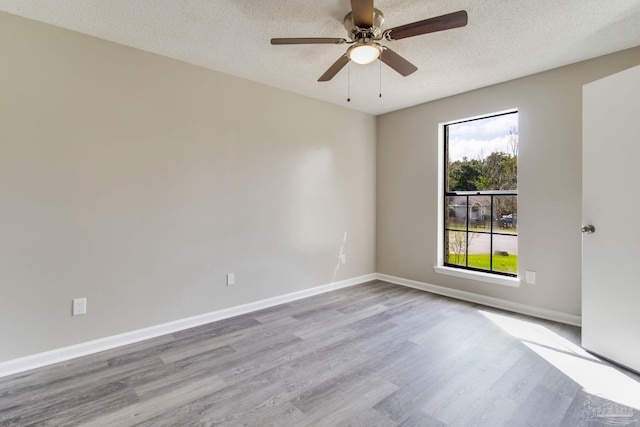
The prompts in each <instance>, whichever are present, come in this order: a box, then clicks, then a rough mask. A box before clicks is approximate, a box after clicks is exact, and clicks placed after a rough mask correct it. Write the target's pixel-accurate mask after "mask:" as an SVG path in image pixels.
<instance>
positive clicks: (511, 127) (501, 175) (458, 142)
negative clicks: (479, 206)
mask: <svg viewBox="0 0 640 427" xmlns="http://www.w3.org/2000/svg"><path fill="white" fill-rule="evenodd" d="M446 138H447V141H446V151H447V158H446V167H447V175H446V176H445V179H446V182H445V185H446V187H445V190H446V191H450V192H453V191H489V190H516V189H517V188H518V178H517V177H518V113H509V114H501V115H499V116H491V117H485V118H482V119H476V120H468V121H463V122H460V123H452V124H449V125H447V131H446Z"/></svg>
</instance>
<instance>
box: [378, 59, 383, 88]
mask: <svg viewBox="0 0 640 427" xmlns="http://www.w3.org/2000/svg"><path fill="white" fill-rule="evenodd" d="M378 65H379V66H380V68H379V71H380V74H379V79H378V82H379V83H380V88H379V92H378V98H382V61H380V60H379V59H378Z"/></svg>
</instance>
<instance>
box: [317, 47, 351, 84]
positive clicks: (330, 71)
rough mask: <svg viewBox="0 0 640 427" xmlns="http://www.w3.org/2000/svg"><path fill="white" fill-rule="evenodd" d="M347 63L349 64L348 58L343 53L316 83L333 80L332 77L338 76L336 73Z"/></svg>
mask: <svg viewBox="0 0 640 427" xmlns="http://www.w3.org/2000/svg"><path fill="white" fill-rule="evenodd" d="M348 62H349V57H348V56H347V54H346V53H345V54H344V55H342V56H341V57H340V58H338V60H337V61H336V62H334V63H333V65H332V66H331V67H329V69H328V70H327V71H325V72H324V74H323V75H322V76H320V78H319V79H318V81H319V82H328V81H329V80H331V79H332V78H333V76H335V75H336V74H338V71H340V70H342V69H343V68H344V66H345V65H347V63H348Z"/></svg>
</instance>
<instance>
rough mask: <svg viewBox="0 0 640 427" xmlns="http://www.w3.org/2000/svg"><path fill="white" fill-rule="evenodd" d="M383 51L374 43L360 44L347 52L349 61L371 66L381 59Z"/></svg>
mask: <svg viewBox="0 0 640 427" xmlns="http://www.w3.org/2000/svg"><path fill="white" fill-rule="evenodd" d="M381 53H382V49H381V48H380V46H379V45H378V44H374V43H358V44H356V45H353V46H351V47H350V48H349V50H348V51H347V55H348V56H349V59H350V60H352V61H353V62H355V63H356V64H362V65H365V64H370V63H372V62H373V61H375V60H376V59H378V58H379V57H380V54H381Z"/></svg>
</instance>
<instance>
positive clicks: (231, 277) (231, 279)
mask: <svg viewBox="0 0 640 427" xmlns="http://www.w3.org/2000/svg"><path fill="white" fill-rule="evenodd" d="M235 284H236V274H235V273H227V286H231V285H235Z"/></svg>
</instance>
